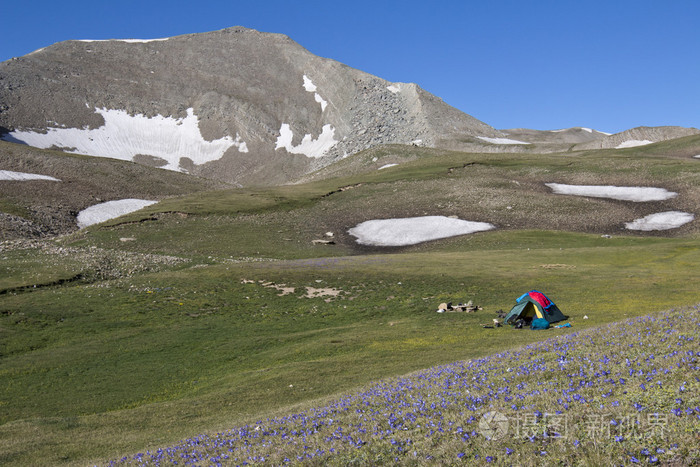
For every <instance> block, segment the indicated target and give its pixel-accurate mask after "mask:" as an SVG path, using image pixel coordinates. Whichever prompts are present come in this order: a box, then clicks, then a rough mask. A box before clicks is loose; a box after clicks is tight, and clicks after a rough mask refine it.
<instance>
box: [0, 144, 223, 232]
mask: <svg viewBox="0 0 700 467" xmlns="http://www.w3.org/2000/svg"><path fill="white" fill-rule="evenodd" d="M0 170H3V171H12V172H17V173H29V174H39V175H42V176H49V177H52V178H54V179H55V180H53V181H47V180H29V181H20V180H16V181H13V180H2V179H0V220H1V222H0V240H8V239H22V238H24V239H29V238H40V237H47V236H56V235H60V234H66V233H69V232H73V231H75V230H77V228H78V225H77V216H78V213H79V212H80V211H82V210H83V209H86V208H88V207H90V206H93V205H95V204H98V203H101V202H105V201H110V200H119V199H124V198H142V199H147V200H154V201H158V200H162V199H165V198H168V197H172V196H178V195H183V194H186V193H192V192H196V191H204V190H214V189H221V188H224V187H226V186H227V185H225V184H223V183H220V182H215V181H211V180H205V179H201V178H197V177H192V176H188V175H186V174H180V173H176V172H171V171H165V170H158V169H154V168H151V167H143V166H140V165H137V164H134V163H132V162H124V161H119V160H113V159H105V158H92V157H84V156H75V155H68V154H64V153H61V152H58V151H46V150H41V149H35V148H32V147H29V146H25V145H18V144H12V143H7V142H4V141H0Z"/></svg>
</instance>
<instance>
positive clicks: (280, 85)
mask: <svg viewBox="0 0 700 467" xmlns="http://www.w3.org/2000/svg"><path fill="white" fill-rule="evenodd" d="M3 128H4V130H3ZM0 133H5V134H4V136H3V139H6V140H9V141H14V142H24V143H27V144H29V145H33V146H36V147H43V148H58V149H62V150H66V151H70V152H76V153H82V154H90V155H96V156H108V157H114V158H119V159H125V160H133V161H135V162H139V163H141V164H148V165H152V166H157V167H164V168H168V169H173V170H183V171H187V172H190V173H194V174H198V175H202V176H205V177H209V178H216V179H219V180H224V181H227V182H238V183H242V184H258V183H263V184H276V183H283V182H288V181H292V180H295V179H297V178H299V177H300V176H301V175H303V174H305V173H308V172H310V171H312V170H315V169H318V168H320V167H323V166H325V165H328V164H330V163H332V162H333V161H335V160H337V159H339V158H342V157H343V156H344V155H347V154H352V153H354V152H357V151H360V150H363V149H366V148H368V147H372V146H375V145H378V144H387V143H398V144H411V143H413V144H420V145H425V146H431V147H432V146H436V145H446V146H454V145H456V144H458V141H465V138H466V139H467V140H470V137H471V139H473V138H474V137H477V136H485V137H494V138H495V137H501V136H503V134H502V133H500V132H499V131H497V130H495V129H493V128H492V127H490V126H488V125H486V124H485V123H483V122H480V121H478V120H476V119H474V118H472V117H470V116H469V115H466V114H464V113H463V112H460V111H458V110H457V109H454V108H453V107H450V106H449V105H447V104H445V103H444V102H443V101H442V100H440V99H439V98H437V97H435V96H433V95H431V94H429V93H427V92H425V91H424V90H422V89H420V88H419V87H418V86H416V85H415V84H404V83H390V82H387V81H385V80H383V79H381V78H377V77H375V76H372V75H369V74H367V73H364V72H361V71H359V70H355V69H352V68H349V67H347V66H345V65H343V64H341V63H338V62H336V61H333V60H330V59H325V58H321V57H317V56H315V55H313V54H311V53H310V52H308V51H307V50H305V49H304V48H303V47H301V46H300V45H298V44H296V43H295V42H293V41H292V40H290V39H289V38H288V37H286V36H283V35H278V34H268V33H261V32H257V31H254V30H250V29H245V28H241V27H234V28H229V29H224V30H221V31H214V32H209V33H203V34H190V35H184V36H178V37H173V38H168V39H164V40H151V41H134V40H130V41H126V40H112V41H67V42H61V43H58V44H54V45H52V46H50V47H46V48H44V49H41V50H38V51H36V52H33V53H31V54H29V55H27V56H24V57H21V58H16V59H12V60H10V61H7V62H3V63H2V64H0Z"/></svg>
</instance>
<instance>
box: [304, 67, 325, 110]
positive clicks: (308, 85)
mask: <svg viewBox="0 0 700 467" xmlns="http://www.w3.org/2000/svg"><path fill="white" fill-rule="evenodd" d="M302 78H304V89H306V91H307V92H313V93H314V100H316V102H318V103H319V104H321V112H323V111H324V110H326V106H327V105H328V102H327V101H326V100H325V99H324V98H323V97H321V95H320V94H319V93H317V92H316V90H317V89H318V88H317V87H316V85H315V84H314V83H313V81H311V78H309V77H308V76H306V75H304V76H302Z"/></svg>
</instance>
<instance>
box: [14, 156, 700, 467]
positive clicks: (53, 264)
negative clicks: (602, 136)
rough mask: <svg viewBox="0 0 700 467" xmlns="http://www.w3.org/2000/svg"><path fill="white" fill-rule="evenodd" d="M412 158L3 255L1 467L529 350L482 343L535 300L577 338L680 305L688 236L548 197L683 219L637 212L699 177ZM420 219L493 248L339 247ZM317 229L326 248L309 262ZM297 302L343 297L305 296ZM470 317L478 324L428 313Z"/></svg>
mask: <svg viewBox="0 0 700 467" xmlns="http://www.w3.org/2000/svg"><path fill="white" fill-rule="evenodd" d="M394 150H395V149H391V151H394ZM414 152H416V153H415V154H408V155H407V156H406V157H407V158H408V159H411V160H410V161H407V162H405V163H402V164H401V165H400V166H399V167H395V168H392V169H387V170H382V171H376V170H373V171H371V172H366V173H364V174H363V173H361V172H362V171H361V170H359V169H358V171H357V173H355V174H353V175H348V176H345V177H343V178H336V179H328V180H322V181H317V182H314V183H310V184H307V185H296V186H285V187H278V188H271V189H269V190H267V189H243V190H222V191H216V192H207V193H199V194H196V195H187V196H184V197H180V198H172V199H168V200H166V201H164V202H161V203H159V204H157V205H153V206H151V207H149V208H147V209H146V210H144V211H141V212H139V213H134V214H132V215H130V216H127V217H125V218H121V219H119V220H115V221H113V222H111V223H107V224H103V225H101V226H94V227H91V228H89V229H86V230H84V231H81V232H79V233H77V234H75V235H72V236H69V237H66V238H63V239H61V240H60V241H58V242H57V243H55V245H54V247H53V248H51V249H43V250H42V249H27V250H12V251H4V252H2V253H0V255H2V258H3V263H2V267H0V288H1V289H4V290H6V292H5V293H3V294H2V295H0V463H6V464H13V465H36V464H52V465H56V464H81V465H82V464H86V463H88V462H103V461H105V460H106V459H108V458H115V457H121V456H122V455H126V454H129V453H132V452H137V451H139V450H143V449H146V448H148V447H158V446H162V445H164V444H166V443H172V442H175V441H178V440H180V439H182V438H185V437H188V436H191V435H193V434H196V433H201V432H211V431H215V430H218V429H225V428H229V427H232V426H235V425H237V424H240V423H245V422H247V421H251V420H256V419H258V418H261V417H266V416H268V415H272V414H276V413H284V412H287V411H291V410H297V409H299V408H303V407H308V406H310V405H312V404H315V403H317V402H318V401H320V400H325V399H326V398H328V397H331V396H333V395H336V394H339V393H344V392H347V391H350V390H352V389H353V388H357V387H361V386H363V385H365V384H368V383H370V382H372V381H375V380H377V379H380V378H386V377H391V376H397V375H402V374H405V373H407V372H411V371H414V370H418V369H421V368H426V367H429V366H432V365H436V364H441V363H447V362H452V361H455V360H460V359H469V358H474V357H479V356H484V355H488V354H490V353H493V352H495V351H499V350H501V349H504V348H511V347H513V346H517V345H522V344H526V343H530V342H533V341H535V340H537V339H541V337H542V335H541V334H538V333H531V332H528V331H523V332H516V331H513V330H511V329H508V328H500V329H484V328H482V327H481V326H480V325H481V324H486V323H490V322H491V319H492V318H493V317H495V314H494V312H495V311H496V310H498V309H503V310H505V311H507V310H508V309H509V308H510V307H511V306H512V305H513V303H514V300H515V298H516V297H518V296H519V295H521V294H522V293H523V292H525V291H528V290H530V289H533V288H537V289H539V290H542V291H544V292H546V293H547V294H548V295H549V296H550V298H552V299H553V300H554V301H555V302H556V303H557V304H558V305H559V307H560V308H561V309H562V311H563V312H564V313H565V314H567V315H569V316H570V317H571V319H570V320H571V322H572V323H573V325H574V328H573V330H579V329H584V328H587V327H590V326H596V325H600V324H603V323H609V322H613V321H616V320H620V319H623V318H627V317H633V316H638V315H642V314H646V313H649V312H652V311H656V310H661V309H666V308H670V307H674V306H680V305H686V304H694V303H697V301H698V295H697V286H696V284H697V283H698V281H699V280H700V272H698V269H697V267H696V265H697V264H698V263H700V242H698V236H697V228H696V227H689V228H688V229H687V230H685V231H683V233H682V234H672V235H670V236H669V237H664V236H660V235H649V236H647V235H634V234H630V233H628V232H624V231H620V228H619V219H618V216H627V215H629V216H632V215H637V212H636V211H633V209H647V208H645V207H639V206H634V207H633V208H630V207H629V206H628V204H629V203H628V204H625V203H619V202H607V201H598V200H587V199H578V198H573V197H562V196H555V195H552V194H551V193H550V192H549V191H548V190H547V189H545V188H544V187H543V183H544V182H546V181H551V180H555V181H560V182H570V183H573V182H580V183H583V182H586V181H589V180H599V183H601V184H602V183H616V184H621V181H624V180H627V181H629V182H630V184H647V185H657V184H661V185H663V186H667V187H670V188H674V187H677V189H678V190H679V192H680V195H679V200H672V201H670V202H669V203H670V204H668V206H667V205H664V204H659V205H656V206H655V207H654V208H666V207H674V206H675V205H673V203H681V202H683V203H689V204H692V203H693V202H694V200H695V199H697V197H698V188H697V187H698V186H700V184H698V183H697V181H698V171H699V170H700V165H698V164H697V163H694V161H677V160H674V161H669V159H668V158H664V157H657V156H649V155H646V156H644V157H643V158H640V157H634V153H630V152H629V151H626V152H614V151H613V152H610V151H608V152H605V151H598V152H589V153H576V154H572V155H565V156H563V155H508V156H504V155H479V154H460V153H449V152H431V151H428V150H420V151H417V150H416V151H414ZM360 156H361V157H369V155H360ZM373 157H374V156H373ZM349 159H351V158H349ZM370 160H371V159H370ZM350 162H352V161H349V162H346V163H350ZM358 167H361V164H359V165H358ZM450 169H452V170H450ZM601 177H604V178H602V179H601ZM348 186H354V188H352V189H347V190H344V191H341V188H342V187H348ZM436 186H438V187H440V189H436V188H435V187H436ZM688 200H690V201H688ZM507 206H511V207H513V209H507ZM426 213H427V214H443V215H459V216H460V217H463V218H467V219H473V220H485V221H491V222H495V223H496V224H497V225H498V229H497V230H495V231H493V232H486V233H481V234H475V235H469V236H463V237H458V238H452V239H445V240H441V241H437V242H430V243H426V244H422V245H416V246H412V247H405V248H398V249H389V250H388V251H380V250H378V249H374V248H367V247H360V246H357V245H356V244H355V242H354V239H353V238H352V237H350V236H349V235H347V234H346V231H347V229H348V228H349V227H352V226H353V225H354V224H355V223H357V222H359V221H361V220H367V219H370V218H375V217H400V216H408V215H423V214H426ZM537 216H540V217H539V218H538V217H537ZM606 216H607V217H606ZM579 218H583V221H581V222H579V220H578V219H579ZM150 219H153V220H150ZM600 219H603V221H604V222H602V221H601V222H599V220H600ZM630 220H631V219H630ZM562 222H563V223H564V224H561V225H563V227H562V229H565V230H569V231H562V230H561V229H558V228H555V226H556V225H560V223H562ZM616 222H617V224H616ZM326 231H332V232H334V234H335V236H334V239H335V240H336V244H335V245H315V244H313V243H312V240H314V239H318V238H323V235H324V233H325V232H326ZM607 231H610V232H613V233H614V235H612V236H611V237H609V238H607V237H602V236H601V235H600V233H601V232H607ZM132 238H133V239H134V240H127V241H125V240H124V239H132ZM57 248H64V249H65V252H68V254H66V253H65V252H64V253H59V250H56V249H57ZM154 254H156V255H158V254H159V255H173V256H176V257H178V258H181V259H182V260H183V261H186V262H176V263H173V264H169V263H158V257H155V256H145V255H154ZM134 263H139V264H138V266H139V267H138V268H137V267H136V266H134ZM140 263H142V264H140ZM125 268H133V272H132V273H131V274H130V275H121V274H119V271H121V270H123V269H125ZM76 274H82V275H83V277H84V280H82V281H81V282H75V283H66V284H63V285H61V284H55V283H56V282H58V281H59V280H60V279H61V278H70V277H74V276H75V275H76ZM244 280H245V281H244ZM248 281H252V282H248ZM51 284H53V285H51ZM266 284H267V285H266ZM273 284H274V285H277V286H280V287H281V286H282V284H284V285H285V286H286V287H294V288H295V291H294V292H293V293H290V294H287V295H280V291H279V290H278V289H276V288H273V287H272V285H273ZM33 285H38V287H36V288H34V287H33ZM27 286H29V289H23V290H14V291H12V290H11V291H9V292H8V291H7V289H13V288H17V287H27ZM307 287H314V288H326V287H328V288H333V289H336V290H339V291H341V293H340V295H338V296H337V297H335V298H332V297H316V298H306V297H305V294H306V290H307V289H306V288H307ZM468 300H473V301H474V302H475V303H476V304H478V305H481V306H482V307H483V308H484V309H483V310H482V311H479V312H477V313H474V314H462V313H449V314H442V315H441V314H437V313H435V310H436V308H437V305H438V304H439V303H441V302H444V301H445V302H446V301H452V302H466V301H468ZM584 315H587V316H588V317H589V318H590V319H587V320H584V319H583V317H584ZM569 332H571V331H570V330H552V331H551V332H549V333H548V334H547V335H548V336H551V335H556V334H566V333H569Z"/></svg>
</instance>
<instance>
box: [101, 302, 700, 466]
mask: <svg viewBox="0 0 700 467" xmlns="http://www.w3.org/2000/svg"><path fill="white" fill-rule="evenodd" d="M500 332H507V331H500ZM697 339H700V310H699V309H698V306H697V305H696V306H695V307H693V308H686V309H683V310H671V311H668V312H666V313H656V314H652V315H648V316H643V317H638V318H636V319H630V320H625V321H622V322H618V323H613V324H610V325H607V326H601V327H598V328H594V329H591V330H587V331H583V332H577V333H573V334H569V335H567V336H562V337H555V338H549V339H546V340H543V341H541V342H538V343H536V344H532V345H528V346H525V347H521V348H516V349H508V350H505V351H501V352H499V353H498V354H492V355H488V356H486V357H484V358H479V359H475V360H470V361H461V362H454V363H450V364H448V365H444V366H440V367H433V368H429V369H426V370H422V371H419V372H416V373H413V374H409V375H405V376H403V377H401V378H397V379H391V380H383V381H379V382H377V383H374V384H372V385H370V386H369V387H367V388H364V389H363V390H362V391H358V392H356V393H353V394H347V395H342V396H339V397H338V398H337V399H334V400H332V401H329V402H326V403H325V404H324V405H320V406H313V407H311V408H309V409H307V410H305V411H303V412H296V413H289V414H285V415H280V416H277V417H274V418H267V419H265V420H259V421H256V422H254V423H252V424H249V425H245V426H240V427H232V428H231V429H229V430H227V431H224V432H219V433H216V434H213V433H212V434H200V435H197V436H191V437H189V438H188V439H187V440H183V441H181V442H180V443H179V444H176V445H173V446H167V447H166V446H163V447H161V448H159V449H158V450H157V451H149V452H146V453H141V454H138V455H135V456H127V457H124V458H122V459H121V460H117V461H113V462H111V463H110V464H109V465H110V466H114V465H131V464H138V465H163V464H168V465H170V464H173V465H174V464H175V463H179V462H183V461H186V462H192V463H216V462H223V463H226V464H231V465H238V464H241V463H244V462H247V463H253V464H257V463H260V464H268V463H269V464H274V465H284V464H289V463H292V464H293V463H296V462H302V463H314V464H324V465H348V464H362V465H370V464H372V465H387V464H391V465H405V464H407V463H409V464H416V465H423V464H426V465H427V464H439V465H448V464H454V463H458V462H471V463H479V464H481V463H496V464H497V465H535V464H539V463H546V464H560V465H610V464H616V465H617V464H619V465H628V464H632V463H635V464H638V463H640V462H643V463H645V464H652V465H676V464H685V465H691V464H695V463H697V462H700V445H699V444H698V442H697V438H696V434H695V433H693V432H694V431H695V430H694V429H693V427H694V426H697V423H698V420H700V397H699V396H698V389H700V382H699V381H698V378H697V377H695V378H693V377H692V376H689V373H693V372H697V371H698V370H700V354H699V353H698V352H697V346H696V345H695V344H694V343H695V342H696V341H697ZM572 458H575V459H576V460H575V461H574V462H572Z"/></svg>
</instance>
